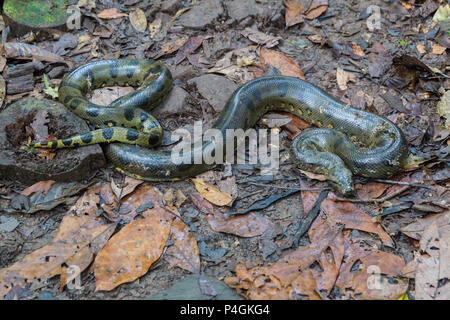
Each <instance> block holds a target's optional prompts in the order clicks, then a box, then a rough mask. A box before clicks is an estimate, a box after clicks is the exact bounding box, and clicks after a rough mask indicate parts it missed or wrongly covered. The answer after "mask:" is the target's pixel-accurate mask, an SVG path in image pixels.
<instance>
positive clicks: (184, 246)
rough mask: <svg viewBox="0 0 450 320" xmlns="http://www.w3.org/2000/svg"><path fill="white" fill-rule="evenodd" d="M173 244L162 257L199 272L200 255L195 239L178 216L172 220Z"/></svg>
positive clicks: (191, 270) (172, 263)
mask: <svg viewBox="0 0 450 320" xmlns="http://www.w3.org/2000/svg"><path fill="white" fill-rule="evenodd" d="M171 234H172V236H171V238H170V240H173V244H172V245H171V246H170V247H168V248H167V250H166V252H165V253H164V259H165V260H166V261H168V262H169V263H170V264H171V265H174V266H178V267H180V268H182V269H184V270H187V271H189V272H192V273H199V272H200V256H199V251H198V245H197V240H195V237H194V235H193V234H192V232H190V230H189V227H188V226H187V225H186V224H185V223H184V222H183V221H182V220H181V219H179V218H176V219H175V220H174V221H173V224H172V229H171Z"/></svg>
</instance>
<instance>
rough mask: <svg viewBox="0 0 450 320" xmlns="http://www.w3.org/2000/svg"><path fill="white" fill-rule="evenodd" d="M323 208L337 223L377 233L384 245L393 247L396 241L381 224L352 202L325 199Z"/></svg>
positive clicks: (349, 227) (348, 227)
mask: <svg viewBox="0 0 450 320" xmlns="http://www.w3.org/2000/svg"><path fill="white" fill-rule="evenodd" d="M322 210H323V211H324V212H325V213H326V215H327V216H328V217H329V218H330V219H332V220H333V221H335V222H337V223H342V224H343V225H345V228H347V229H357V230H361V231H366V232H370V233H375V234H377V235H378V236H379V237H380V239H381V241H382V242H383V244H384V245H386V246H389V247H393V246H394V241H393V240H392V239H391V237H390V236H389V235H388V234H387V233H386V231H384V229H383V228H382V227H381V225H380V224H378V223H376V222H374V221H373V220H372V218H371V217H370V216H369V215H368V214H367V213H365V212H364V211H362V210H361V209H359V208H358V207H356V206H355V205H354V204H352V203H350V202H334V201H332V200H330V199H325V200H324V201H323V202H322Z"/></svg>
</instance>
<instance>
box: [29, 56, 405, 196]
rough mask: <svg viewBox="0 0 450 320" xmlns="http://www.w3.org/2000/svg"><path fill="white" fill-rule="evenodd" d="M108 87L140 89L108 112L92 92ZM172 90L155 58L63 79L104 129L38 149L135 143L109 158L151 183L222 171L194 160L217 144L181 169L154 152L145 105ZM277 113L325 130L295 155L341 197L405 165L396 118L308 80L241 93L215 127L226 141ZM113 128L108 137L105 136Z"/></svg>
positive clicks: (76, 104) (300, 141)
mask: <svg viewBox="0 0 450 320" xmlns="http://www.w3.org/2000/svg"><path fill="white" fill-rule="evenodd" d="M107 85H119V86H123V85H130V86H135V87H139V89H137V90H136V91H135V92H133V93H131V94H129V95H126V96H124V97H122V98H120V99H118V100H116V101H114V102H113V103H112V104H111V105H110V106H108V107H106V108H105V107H100V106H97V105H94V104H92V103H90V102H89V101H88V100H87V99H86V98H85V95H86V92H87V91H88V89H95V88H98V87H102V86H107ZM171 88H172V78H171V75H170V72H169V71H168V69H167V68H166V67H165V66H164V65H162V64H160V63H159V62H155V61H152V60H107V61H100V62H94V63H90V64H87V65H84V66H82V67H80V68H78V69H76V70H75V71H73V72H72V73H70V74H69V75H67V76H66V77H65V78H64V79H63V81H62V83H61V86H60V88H59V99H60V101H61V102H62V103H63V104H64V105H66V106H67V107H68V108H69V109H70V110H71V111H73V112H75V113H76V114H77V115H79V116H80V117H82V118H84V119H86V120H88V121H89V122H91V123H93V124H94V125H96V126H98V127H100V128H101V129H98V130H96V131H93V132H90V133H87V135H88V137H86V136H85V135H80V136H76V137H72V138H66V139H62V140H57V141H51V142H47V143H44V145H43V144H42V143H35V144H33V145H34V146H35V147H71V146H77V145H85V144H91V143H98V142H124V143H127V144H124V143H108V144H107V145H106V146H105V154H106V157H107V159H108V160H109V161H110V162H111V163H112V165H113V166H114V167H116V168H117V169H118V170H120V171H122V172H124V173H125V174H128V175H130V176H133V177H136V178H139V179H143V180H150V181H167V180H175V179H182V178H185V177H191V176H195V175H197V174H200V173H202V172H204V171H207V170H209V169H212V168H214V167H215V166H216V164H214V163H212V164H207V163H204V162H203V163H194V156H195V154H196V153H197V154H198V153H200V154H211V153H213V152H214V148H216V145H215V143H214V142H213V141H206V142H203V144H201V145H199V146H198V145H195V144H194V145H192V147H191V151H190V153H189V154H188V155H187V157H186V155H185V158H187V159H190V160H191V161H188V163H181V164H176V163H174V161H172V153H171V152H170V151H158V150H151V149H148V147H152V146H155V145H158V144H159V142H160V140H161V136H162V129H161V127H160V125H159V123H158V122H157V121H156V119H154V118H153V117H151V115H150V114H149V113H148V112H147V111H144V110H142V109H141V108H145V109H147V110H149V109H151V108H152V107H154V106H156V105H157V104H159V103H160V102H161V101H162V99H163V98H164V97H165V96H166V95H167V94H168V92H169V91H170V90H171ZM269 111H287V112H290V113H292V114H295V115H297V116H299V117H301V118H303V119H304V120H306V121H308V122H310V123H312V124H314V125H316V126H317V127H319V129H314V130H308V131H305V132H304V133H302V134H300V135H298V136H297V137H296V138H295V139H294V141H293V143H292V148H291V149H292V150H291V151H292V154H293V156H294V159H295V162H296V164H297V166H298V167H299V168H301V169H303V170H306V171H312V172H315V173H320V174H324V175H325V176H326V177H327V178H328V179H329V180H330V182H332V183H333V185H334V186H335V187H336V189H337V190H338V191H339V192H341V193H344V194H346V193H349V192H351V191H352V190H353V181H352V175H353V174H357V175H362V176H365V177H373V178H382V177H388V176H390V175H392V174H395V173H396V172H398V171H399V170H400V169H402V167H403V166H404V164H405V161H406V158H407V155H408V147H407V143H406V140H405V138H404V136H403V133H402V132H401V130H400V129H399V128H398V127H397V126H395V124H393V123H392V122H391V121H389V120H387V119H385V118H383V117H381V116H378V115H375V114H373V113H369V112H366V111H362V110H359V109H356V108H353V107H351V106H350V105H347V104H345V103H343V102H341V101H339V100H337V99H335V98H334V97H332V96H330V95H329V94H327V93H326V92H325V91H323V90H321V89H319V88H317V87H316V86H314V85H312V84H311V83H309V82H307V81H303V80H300V79H297V78H292V77H287V76H266V77H262V78H258V79H255V80H252V81H249V82H247V83H246V84H244V85H243V86H241V87H240V88H238V89H237V90H236V91H235V92H234V93H233V94H232V96H231V97H230V98H229V100H228V102H227V103H226V105H225V107H224V109H223V111H222V113H221V114H220V116H219V118H218V119H217V120H216V122H215V123H214V125H213V128H216V129H218V130H220V132H221V133H222V134H223V136H225V135H226V130H227V129H243V130H247V129H248V128H251V127H253V126H254V125H255V124H256V122H257V121H258V120H259V119H260V118H261V116H262V115H263V114H265V113H266V112H269ZM105 130H106V138H108V139H105ZM130 130H131V131H130ZM130 132H132V133H130ZM83 137H84V139H83ZM130 137H131V138H132V139H129V138H130ZM140 142H143V143H140ZM224 154H225V153H224Z"/></svg>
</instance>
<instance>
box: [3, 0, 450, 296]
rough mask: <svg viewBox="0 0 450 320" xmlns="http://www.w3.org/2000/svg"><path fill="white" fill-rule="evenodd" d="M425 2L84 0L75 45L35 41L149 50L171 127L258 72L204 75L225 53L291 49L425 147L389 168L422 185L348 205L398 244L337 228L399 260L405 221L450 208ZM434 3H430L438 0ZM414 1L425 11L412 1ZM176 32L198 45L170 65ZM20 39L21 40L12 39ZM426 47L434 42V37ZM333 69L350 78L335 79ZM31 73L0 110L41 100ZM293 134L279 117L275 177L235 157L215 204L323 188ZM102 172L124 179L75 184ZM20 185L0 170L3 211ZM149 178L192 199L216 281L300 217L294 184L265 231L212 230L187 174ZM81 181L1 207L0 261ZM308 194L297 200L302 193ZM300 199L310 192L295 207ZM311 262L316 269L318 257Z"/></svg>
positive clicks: (198, 115) (345, 96)
mask: <svg viewBox="0 0 450 320" xmlns="http://www.w3.org/2000/svg"><path fill="white" fill-rule="evenodd" d="M304 2H306V3H307V2H308V1H304ZM428 2H429V1H426V3H427V4H424V1H417V0H416V1H415V3H414V1H412V2H411V1H410V2H405V3H406V4H405V3H404V4H402V3H401V2H400V1H393V0H392V1H369V0H363V1H334V0H329V1H328V6H327V9H326V11H324V12H323V13H322V14H320V15H319V16H318V17H316V18H315V19H308V18H304V21H303V22H302V23H299V24H295V25H293V26H290V27H286V18H285V13H286V8H285V5H283V2H282V1H277V0H250V1H239V0H234V1H221V0H201V1H195V3H194V1H175V0H174V1H172V0H167V1H162V0H144V1H133V0H127V1H120V4H119V1H110V0H108V1H106V0H105V1H96V7H95V8H92V9H91V10H89V9H88V8H86V7H84V8H82V13H83V20H82V24H81V28H80V29H79V30H77V29H75V30H72V31H70V32H69V34H71V35H73V37H75V39H78V40H76V42H75V45H68V44H64V43H61V42H59V45H56V43H58V41H59V39H61V34H58V36H55V35H54V38H53V39H52V38H48V37H47V38H42V39H41V38H39V37H38V38H37V39H36V40H35V41H34V42H33V44H36V45H39V46H41V47H43V48H46V49H47V50H49V51H51V52H54V53H58V54H59V55H61V56H62V57H64V59H65V60H66V61H70V62H71V63H72V64H73V66H74V67H76V66H80V65H83V64H85V63H87V62H90V61H95V60H102V59H112V58H157V59H158V60H159V61H162V62H163V63H165V64H166V65H167V66H168V67H169V68H170V70H171V72H172V74H173V77H174V79H175V81H174V84H175V89H174V92H173V93H172V94H171V96H170V97H169V101H168V102H166V103H164V104H163V106H161V107H158V108H157V109H155V112H154V113H153V114H154V115H155V116H156V117H157V118H158V120H159V121H160V122H161V123H162V126H163V127H164V128H165V129H167V130H169V131H170V130H174V129H176V128H179V127H186V128H188V129H190V128H191V127H192V124H193V123H194V121H195V120H202V119H203V120H204V121H205V123H206V124H207V125H211V124H212V122H213V120H214V119H216V118H217V116H218V114H219V113H220V111H221V108H222V107H223V105H224V103H225V101H226V100H227V98H228V97H229V96H230V94H231V92H233V91H234V90H235V89H236V88H237V87H239V86H240V85H242V84H243V83H245V82H246V81H247V80H250V78H253V77H254V74H257V71H258V70H257V69H258V68H261V65H259V66H256V68H255V69H252V68H253V67H254V66H253V67H249V68H246V67H245V66H242V65H240V66H239V65H238V68H237V70H238V71H236V72H230V73H229V74H224V73H220V72H215V73H210V72H209V71H210V69H211V68H213V67H215V66H217V62H218V61H220V60H221V59H223V58H224V56H225V55H226V54H227V53H229V52H231V51H232V50H236V49H241V48H242V49H243V51H242V52H243V54H242V56H246V55H250V53H251V50H250V49H248V50H247V49H246V48H248V47H250V46H255V45H261V47H263V48H270V49H271V50H276V51H278V52H280V53H282V54H284V55H285V56H287V57H289V58H291V59H292V60H293V61H294V62H295V63H296V64H297V65H298V66H299V67H300V69H301V70H302V72H303V74H304V77H305V79H306V80H307V81H309V82H311V83H313V84H315V85H316V86H318V87H320V88H322V89H324V90H326V91H327V92H329V93H330V94H331V95H333V96H335V97H337V98H339V99H341V100H343V101H344V102H348V103H350V104H352V105H354V106H355V107H357V108H362V109H366V110H368V111H371V112H374V113H377V114H379V115H383V116H385V117H387V118H389V119H390V120H392V121H394V122H395V123H396V124H397V125H398V126H399V127H400V128H401V129H402V130H403V132H404V133H405V136H406V138H407V140H408V142H409V144H410V147H411V148H412V149H413V150H415V151H416V152H419V153H420V152H421V153H424V154H428V155H434V160H431V161H428V162H425V163H421V164H419V165H418V166H417V167H416V168H415V169H414V170H412V171H409V172H406V173H402V174H399V175H397V176H394V177H392V178H390V179H391V180H395V181H400V180H401V181H404V182H406V183H407V184H408V183H410V184H411V183H416V184H419V185H420V186H414V185H409V186H408V188H405V189H404V190H403V191H402V192H400V193H398V194H396V195H394V196H393V197H391V198H386V200H382V201H379V202H371V201H362V202H351V205H353V206H355V207H356V208H357V209H359V210H361V211H363V212H365V213H367V214H368V216H369V217H370V219H372V220H371V221H376V222H377V224H378V225H380V226H381V227H382V229H383V230H384V231H385V232H386V233H387V234H388V235H389V236H390V237H391V239H392V240H393V243H394V245H392V246H389V245H386V242H384V241H381V240H380V238H379V236H378V235H376V234H374V233H369V232H365V231H362V230H361V229H359V230H358V228H351V227H349V228H346V227H344V229H345V230H346V231H345V234H346V237H348V238H349V239H351V240H352V241H353V242H358V243H363V244H364V245H366V246H367V247H370V248H373V249H374V250H380V251H383V252H386V253H391V254H395V255H396V256H398V257H401V258H402V259H403V261H404V263H405V264H407V263H409V262H411V261H413V260H414V258H415V256H416V255H417V254H418V252H419V247H420V245H419V240H418V239H417V238H416V239H413V238H411V237H408V236H407V235H406V234H405V233H404V232H401V229H402V228H405V227H406V226H408V225H409V224H411V223H414V222H416V221H418V219H422V218H424V217H427V216H432V215H438V214H445V213H446V212H448V200H449V197H448V196H449V193H448V179H449V170H448V135H449V133H448V127H447V128H446V127H445V124H444V123H445V119H444V118H441V117H440V114H439V113H438V111H437V107H436V105H437V103H438V101H439V100H440V98H441V93H439V88H441V90H442V88H443V89H444V90H449V87H450V80H449V79H448V76H447V77H445V75H444V76H442V75H441V74H438V73H432V72H430V71H429V69H426V67H431V68H436V69H438V70H440V71H441V72H443V73H444V74H445V73H446V74H447V75H448V66H449V61H448V55H447V53H446V52H445V48H444V51H443V52H442V53H439V48H441V47H445V46H446V45H447V48H448V34H447V33H446V32H443V31H442V30H439V28H438V29H437V30H436V28H437V27H436V23H433V21H432V17H433V13H434V11H435V9H436V8H434V10H432V9H430V4H429V3H428ZM435 3H436V5H437V6H438V1H436V2H435ZM407 4H408V5H409V6H410V7H409V6H408V5H407ZM371 5H374V6H376V8H378V9H379V10H380V11H379V12H380V19H379V20H376V21H375V22H379V25H378V27H376V28H375V29H374V30H369V27H368V19H371V18H370V17H372V13H370V12H367V8H368V7H370V6H371ZM188 7H191V9H190V10H188V11H185V12H181V14H179V15H178V16H176V15H177V13H180V10H181V9H183V8H188ZM109 8H118V9H119V12H122V13H125V14H128V13H130V12H133V10H135V9H137V8H140V9H142V10H143V12H144V13H145V16H146V19H147V21H148V23H149V26H148V27H147V28H146V30H145V31H144V32H136V30H135V29H134V28H133V26H132V25H131V23H130V20H129V18H128V17H127V16H123V17H119V18H116V19H102V18H99V17H98V14H99V13H100V12H102V11H103V10H105V9H109ZM421 8H422V9H421ZM420 9H421V10H422V11H419V10H420ZM373 10H377V9H373ZM427 10H429V11H430V12H429V13H428V12H427ZM158 19H159V20H158ZM158 21H160V25H159V26H158ZM169 22H170V23H169ZM152 28H154V29H152ZM248 28H250V29H251V30H258V31H260V32H262V33H263V34H265V35H266V36H270V39H269V40H270V41H276V43H277V44H276V45H271V44H268V43H269V42H268V41H269V40H268V39H264V38H263V39H257V41H256V43H255V41H252V40H250V39H249V37H248V36H245V35H244V34H245V30H248ZM80 37H85V39H86V40H85V41H86V43H85V44H84V45H83V46H80V45H79V44H80ZM182 37H187V38H188V39H192V38H194V37H201V38H202V42H201V45H200V46H198V48H196V49H195V51H193V52H190V53H189V52H187V51H185V53H186V52H187V54H185V56H186V57H187V59H183V60H182V61H181V62H179V61H178V60H179V59H180V56H179V54H178V52H180V51H181V52H182V51H183V50H184V49H181V48H178V49H176V50H174V51H173V52H172V53H166V52H170V48H171V46H172V47H173V46H175V47H176V44H173V43H172V44H171V41H172V42H174V41H176V40H177V39H180V38H182ZM442 37H444V38H445V37H447V39H446V40H445V39H443V38H442ZM250 38H251V37H250ZM273 38H278V40H273ZM13 39H14V38H13ZM18 39H22V40H23V39H24V38H23V37H22V38H16V40H18ZM10 41H13V40H12V39H10ZM81 41H82V40H81ZM445 41H446V43H445ZM258 42H259V43H258ZM435 44H439V47H437V46H435ZM433 46H435V47H433ZM433 48H435V50H434V51H433ZM246 50H247V51H246ZM447 50H448V49H447ZM447 52H448V51H447ZM405 56H413V57H415V58H417V59H418V60H420V62H422V63H423V64H425V65H426V67H423V65H421V64H420V63H418V62H417V61H415V60H414V61H413V62H411V61H410V62H409V63H408V61H406V60H407V58H405ZM237 58H239V54H237V55H235V56H233V58H232V61H233V63H235V61H236V59H237ZM8 63H9V64H10V65H14V64H16V63H18V62H17V60H14V59H12V60H8ZM236 65H237V64H236ZM242 70H246V71H245V72H244V71H242ZM255 70H256V71H255ZM337 70H339V71H337ZM66 71H69V67H68V66H66V65H65V64H62V63H54V64H46V66H45V68H44V69H43V70H42V71H37V72H35V77H36V78H39V79H42V73H46V74H49V73H50V74H52V75H53V76H52V77H51V79H50V84H51V85H57V84H58V82H59V80H60V79H61V78H62V76H63V74H64V73H65V72H66ZM342 75H344V78H345V80H344V83H342V81H343V80H342ZM37 82H38V83H36V89H35V90H34V91H33V92H30V93H27V94H24V95H22V96H17V97H9V95H7V97H6V98H7V102H6V104H5V105H4V106H3V107H2V108H3V110H4V109H5V108H7V107H8V106H9V105H10V104H11V103H12V102H14V101H17V100H18V99H23V98H24V97H26V96H28V95H30V94H31V95H34V96H37V97H44V96H45V94H44V92H43V90H44V88H45V86H44V84H43V83H42V80H40V81H37ZM8 97H9V100H8ZM45 97H46V98H49V97H48V96H45ZM258 126H259V127H263V126H264V123H263V122H262V121H260V122H259V124H258ZM290 134H292V130H291V131H290V130H288V129H286V127H285V126H284V127H282V131H281V137H282V138H283V144H282V147H281V151H280V156H281V160H280V170H279V171H278V172H277V173H276V175H274V176H273V177H271V178H267V177H265V176H261V175H260V174H259V171H260V170H259V169H260V168H259V167H258V165H256V166H254V165H233V166H232V168H231V174H230V175H231V176H234V177H235V181H236V184H235V185H236V188H237V198H236V199H235V201H234V204H233V207H232V208H231V209H229V208H226V209H224V211H225V212H226V211H227V210H237V209H238V208H246V207H248V206H250V205H251V204H252V203H254V202H255V201H257V200H260V199H266V198H267V197H269V196H270V195H273V194H278V193H281V192H285V191H286V190H289V189H290V188H291V189H295V188H298V187H299V186H300V182H301V183H302V186H303V187H307V188H316V189H318V190H321V189H324V188H326V187H327V183H326V182H323V181H318V180H315V179H312V178H311V177H308V176H306V175H305V174H304V173H301V172H299V170H298V169H297V168H296V167H295V165H294V163H293V162H292V160H291V159H290V158H289V157H288V156H287V155H288V152H289V145H290V139H289V137H288V136H289V135H290ZM24 143H25V141H24ZM48 161H51V160H48ZM222 170H225V169H222ZM219 171H220V170H219ZM223 172H225V171H223ZM222 176H223V175H222ZM111 177H115V178H116V179H119V180H120V179H121V174H119V173H117V172H115V171H113V170H112V169H111V168H104V169H100V170H97V171H96V173H95V175H94V176H93V177H92V178H90V179H86V180H85V181H84V183H85V184H88V183H93V182H104V183H109V182H110V181H111ZM219 180H220V179H219ZM359 183H361V184H362V187H359V190H360V193H358V195H359V198H361V197H364V196H368V197H369V198H372V197H375V198H376V197H379V196H381V195H386V194H388V195H389V191H390V190H391V191H392V190H393V189H389V190H388V188H393V187H397V188H398V187H399V186H397V185H395V184H390V183H388V182H378V184H377V183H376V182H373V181H372V182H370V181H368V180H367V179H363V178H359V177H357V178H356V184H357V185H358V184H359ZM29 185H30V184H25V183H19V182H17V181H7V180H2V181H1V182H0V196H1V197H0V208H1V209H6V208H10V207H11V201H12V200H11V198H14V195H17V194H19V193H20V192H21V191H22V190H23V189H25V188H26V187H28V186H29ZM151 185H152V186H156V187H157V188H158V189H159V190H160V191H161V192H162V193H163V194H164V193H166V191H167V190H169V189H173V190H181V191H182V192H183V194H184V195H186V196H187V198H188V199H187V200H186V201H185V202H184V203H183V204H182V205H181V206H180V207H179V208H178V211H179V213H180V215H181V217H182V219H183V221H184V223H185V224H186V225H187V226H188V227H189V230H190V232H191V233H192V234H193V235H194V237H195V239H196V241H197V244H198V248H199V254H200V272H201V273H202V274H204V275H207V276H210V277H212V278H215V279H218V280H225V279H226V278H229V277H235V276H236V267H237V266H238V265H239V264H240V263H243V264H244V265H245V268H247V269H250V268H254V267H258V266H268V265H269V264H271V263H275V262H277V261H279V260H280V259H282V258H283V257H285V256H286V255H287V254H289V253H292V252H293V251H294V250H295V249H296V246H295V245H294V243H295V241H296V233H297V231H298V228H299V218H300V217H302V216H303V214H304V213H303V209H302V193H294V194H292V195H290V196H287V197H285V198H283V199H281V200H280V201H277V202H275V203H273V204H271V205H270V206H268V207H267V208H265V209H263V210H259V211H255V212H257V214H258V215H260V216H263V217H265V218H267V219H269V220H270V221H271V222H272V223H273V226H272V229H271V231H270V232H266V233H264V234H263V235H259V236H254V237H239V236H237V235H235V234H229V233H224V232H217V231H214V230H212V228H211V225H210V224H209V223H208V221H207V219H205V215H204V213H203V212H201V210H199V208H198V207H197V206H196V205H195V204H194V203H193V202H192V200H191V199H190V198H189V195H191V194H193V193H195V192H197V190H196V188H195V186H194V184H193V183H192V182H191V181H178V182H161V183H151ZM424 186H425V187H424ZM426 187H432V188H433V189H430V188H426ZM372 188H373V189H372ZM379 188H384V189H383V190H384V191H382V192H381V193H379V194H378V193H377V194H376V196H375V195H374V194H373V193H371V192H372V191H373V192H374V193H376V192H378V190H379ZM396 190H397V189H396ZM394 191H395V190H394ZM82 192H84V191H78V193H75V194H73V195H71V196H70V199H69V200H68V201H66V202H64V203H62V204H60V205H58V206H56V207H55V208H53V209H51V210H47V211H38V212H36V213H33V214H28V213H8V212H7V211H6V210H5V211H3V212H2V213H1V214H0V216H1V217H4V218H8V219H9V218H13V219H15V220H16V221H17V222H18V225H17V226H16V227H15V228H14V229H13V230H12V231H4V230H0V239H1V246H0V259H1V261H0V268H6V267H8V266H11V265H13V264H14V263H16V262H18V261H21V259H23V258H24V257H25V256H27V255H28V254H30V253H31V252H33V251H34V250H36V249H39V248H41V247H43V246H44V245H46V244H48V243H49V242H51V240H52V239H53V238H54V237H55V235H56V233H57V231H58V228H59V226H60V223H61V221H62V219H63V217H64V216H65V215H66V213H67V211H68V209H69V208H70V207H71V205H73V204H74V202H75V201H76V200H77V198H78V197H79V196H80V195H81V194H82ZM383 192H384V193H383ZM303 196H304V197H305V194H303ZM304 202H305V198H303V204H305V203H304ZM370 219H369V220H370ZM344 225H345V223H344ZM119 227H123V226H119ZM310 242H311V239H309V238H308V235H307V234H305V235H303V236H302V237H301V238H300V241H299V246H300V247H301V246H307V245H308V244H309V243H310ZM441 263H443V262H441ZM315 267H316V268H319V269H320V266H319V267H318V266H317V265H316V266H315ZM190 274H191V273H190V272H189V271H186V270H183V269H182V268H179V267H174V266H173V265H171V264H170V263H169V262H168V261H166V260H164V259H159V260H158V261H157V262H155V263H154V264H153V265H152V266H151V268H150V270H149V271H148V272H147V273H146V274H145V275H143V276H141V277H139V279H137V280H135V281H133V282H131V283H125V284H122V285H119V286H118V287H116V288H115V289H113V290H111V291H95V286H96V282H95V278H94V273H93V270H92V268H86V270H85V271H83V273H82V276H81V283H82V287H81V289H72V290H71V289H67V288H66V289H64V290H63V291H60V290H59V277H53V278H52V279H50V280H49V281H48V283H47V284H46V285H44V286H42V288H38V289H35V290H32V291H26V292H25V293H21V294H22V295H21V296H20V297H21V298H24V299H145V298H148V297H150V296H151V295H153V294H156V293H158V292H160V291H161V290H164V289H167V288H169V287H171V286H172V285H173V284H175V283H176V282H178V281H179V280H182V279H184V278H186V277H187V276H188V275H190ZM407 282H408V289H407V291H406V293H407V295H408V297H409V298H410V299H414V297H415V290H416V288H415V281H414V277H409V280H407ZM447 282H448V279H447V280H445V279H440V280H439V286H440V287H442V286H445V285H446V284H447ZM228 283H230V282H228ZM236 288H238V289H240V291H239V290H238V292H239V293H241V294H242V296H243V297H247V298H248V297H249V295H248V292H249V291H247V290H249V289H243V285H242V283H241V284H236ZM246 294H247V295H246ZM447 294H448V293H447ZM302 296H303V297H305V295H302ZM306 296H307V294H306ZM263 297H264V296H263ZM321 297H322V296H321ZM326 297H327V298H329V299H345V298H349V296H348V295H346V294H344V293H343V292H342V291H341V290H340V289H339V288H337V287H334V288H333V289H332V290H330V291H329V292H327V294H326ZM322 298H323V297H322ZM352 298H357V297H352Z"/></svg>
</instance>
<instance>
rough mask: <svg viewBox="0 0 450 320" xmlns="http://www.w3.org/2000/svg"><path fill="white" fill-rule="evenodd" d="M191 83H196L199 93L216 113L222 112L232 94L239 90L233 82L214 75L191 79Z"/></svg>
mask: <svg viewBox="0 0 450 320" xmlns="http://www.w3.org/2000/svg"><path fill="white" fill-rule="evenodd" d="M189 83H190V84H191V83H195V85H196V87H197V90H198V92H200V94H201V95H202V96H203V97H204V98H205V99H206V100H208V102H209V104H210V105H211V106H212V107H213V108H214V110H215V111H216V112H220V111H222V109H223V108H224V107H225V104H226V103H227V101H228V99H229V98H230V96H231V95H232V93H233V92H234V91H235V90H236V89H237V88H238V86H237V85H236V84H235V83H234V82H233V81H231V80H228V79H227V78H224V77H221V76H217V75H214V74H206V75H203V76H200V77H197V78H194V79H191V80H190V81H189Z"/></svg>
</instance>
